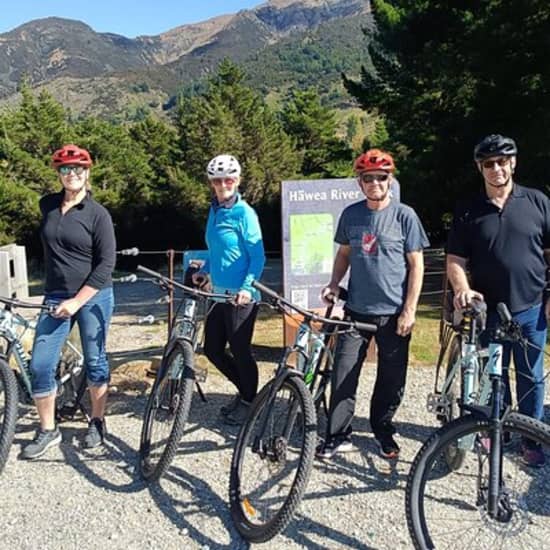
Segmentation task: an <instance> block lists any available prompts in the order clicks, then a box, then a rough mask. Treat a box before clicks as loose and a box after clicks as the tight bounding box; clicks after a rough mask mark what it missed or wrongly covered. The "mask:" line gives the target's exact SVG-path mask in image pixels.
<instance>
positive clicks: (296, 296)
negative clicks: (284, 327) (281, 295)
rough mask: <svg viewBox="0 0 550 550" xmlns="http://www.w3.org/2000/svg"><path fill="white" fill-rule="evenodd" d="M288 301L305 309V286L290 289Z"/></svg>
mask: <svg viewBox="0 0 550 550" xmlns="http://www.w3.org/2000/svg"><path fill="white" fill-rule="evenodd" d="M290 295H291V298H290V301H291V302H293V303H294V304H296V305H297V306H300V307H303V308H304V309H307V288H297V289H294V290H292V292H291V294H290Z"/></svg>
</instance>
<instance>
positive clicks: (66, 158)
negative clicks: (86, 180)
mask: <svg viewBox="0 0 550 550" xmlns="http://www.w3.org/2000/svg"><path fill="white" fill-rule="evenodd" d="M52 164H53V167H54V168H59V167H60V166H63V165H65V164H73V165H77V166H84V167H86V168H89V167H90V166H91V165H92V159H91V157H90V153H88V151H86V149H81V148H80V147H78V146H77V145H73V144H69V145H63V147H61V149H58V150H57V151H56V152H55V153H54V154H53V155H52Z"/></svg>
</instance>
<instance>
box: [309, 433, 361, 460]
mask: <svg viewBox="0 0 550 550" xmlns="http://www.w3.org/2000/svg"><path fill="white" fill-rule="evenodd" d="M353 450H354V448H353V443H352V442H351V437H349V436H343V437H329V438H328V439H327V440H326V441H323V442H322V443H320V444H319V445H318V446H317V450H316V451H315V456H316V457H317V458H321V459H329V458H332V457H333V456H334V455H336V454H338V453H349V452H351V451H353Z"/></svg>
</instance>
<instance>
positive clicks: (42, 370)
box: [30, 287, 115, 398]
mask: <svg viewBox="0 0 550 550" xmlns="http://www.w3.org/2000/svg"><path fill="white" fill-rule="evenodd" d="M71 297H72V295H70V294H66V293H54V294H47V295H46V296H45V297H44V303H45V304H47V305H57V304H59V303H61V302H62V301H63V300H67V299H68V298H71ZM114 303H115V301H114V296H113V289H112V288H111V287H108V288H104V289H102V290H100V291H99V292H98V293H97V294H95V296H93V297H92V298H91V299H90V300H89V301H88V302H86V303H85V304H84V305H83V306H82V307H81V308H80V309H79V310H78V311H77V312H76V314H75V315H73V317H71V318H70V319H58V318H56V317H52V316H51V315H49V314H48V313H46V312H43V313H42V314H41V315H40V317H39V318H38V322H37V325H36V332H35V337H34V344H33V348H32V357H31V362H30V370H31V384H32V395H33V397H34V398H37V397H38V398H39V397H47V396H48V395H52V394H55V393H56V391H57V383H56V380H55V371H56V368H57V364H58V363H59V359H60V357H61V350H62V348H63V345H64V344H65V341H66V340H67V338H68V336H69V333H70V332H71V328H72V327H73V325H74V323H75V322H76V323H77V324H78V328H79V330H80V340H81V342H82V353H83V355H84V365H85V368H86V376H87V379H88V385H89V386H103V385H104V384H107V383H108V382H109V379H110V373H109V364H108V362H107V353H106V341H107V332H108V330H109V323H110V321H111V316H112V314H113V309H114Z"/></svg>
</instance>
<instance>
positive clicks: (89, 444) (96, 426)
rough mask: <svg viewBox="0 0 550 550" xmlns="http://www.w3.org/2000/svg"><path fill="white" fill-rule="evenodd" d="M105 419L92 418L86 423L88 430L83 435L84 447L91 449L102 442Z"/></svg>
mask: <svg viewBox="0 0 550 550" xmlns="http://www.w3.org/2000/svg"><path fill="white" fill-rule="evenodd" d="M105 431H106V430H105V420H103V419H101V418H92V419H91V420H90V422H89V424H88V431H87V432H86V435H85V436H84V447H85V448H86V449H93V448H94V447H98V446H99V445H102V444H103V439H104V437H105Z"/></svg>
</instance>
